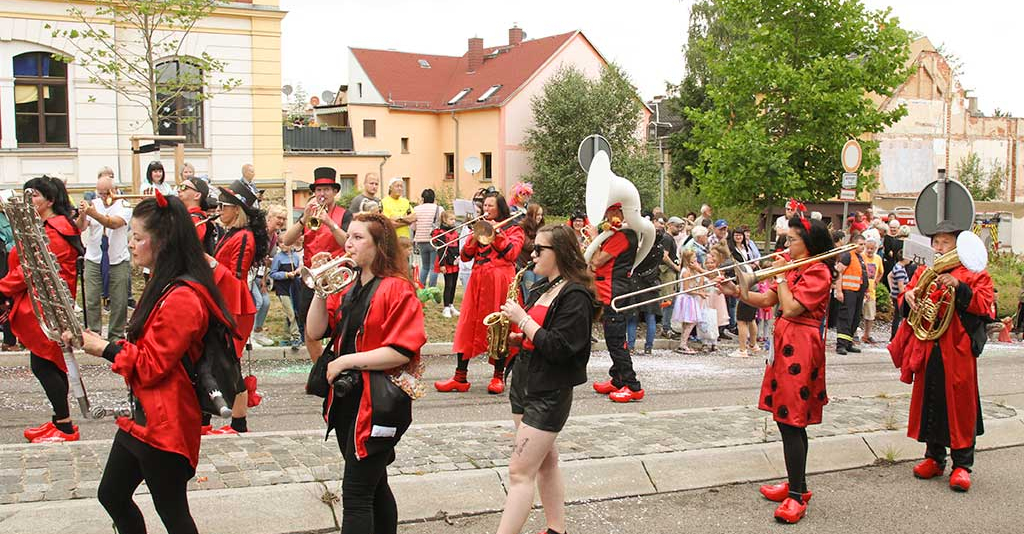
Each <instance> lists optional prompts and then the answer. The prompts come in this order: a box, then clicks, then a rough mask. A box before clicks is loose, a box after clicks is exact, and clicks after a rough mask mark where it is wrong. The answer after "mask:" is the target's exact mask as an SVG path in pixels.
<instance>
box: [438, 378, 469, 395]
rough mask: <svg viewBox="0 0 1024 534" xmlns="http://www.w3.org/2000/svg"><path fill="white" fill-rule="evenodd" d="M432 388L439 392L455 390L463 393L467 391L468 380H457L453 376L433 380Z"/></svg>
mask: <svg viewBox="0 0 1024 534" xmlns="http://www.w3.org/2000/svg"><path fill="white" fill-rule="evenodd" d="M434 389H436V390H438V391H440V392H441V393H448V392H449V391H457V392H459V393H465V392H467V391H469V382H459V381H458V380H455V379H454V378H449V379H448V380H438V381H437V382H434Z"/></svg>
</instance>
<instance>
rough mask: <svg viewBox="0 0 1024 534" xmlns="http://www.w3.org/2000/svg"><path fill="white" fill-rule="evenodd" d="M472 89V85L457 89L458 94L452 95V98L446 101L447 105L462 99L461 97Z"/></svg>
mask: <svg viewBox="0 0 1024 534" xmlns="http://www.w3.org/2000/svg"><path fill="white" fill-rule="evenodd" d="M472 90H473V88H472V87H467V88H465V89H463V90H461V91H459V94H457V95H455V96H453V97H452V99H451V100H449V101H448V105H449V106H454V105H455V104H457V103H458V102H459V100H462V97H464V96H466V95H468V94H469V92H470V91H472Z"/></svg>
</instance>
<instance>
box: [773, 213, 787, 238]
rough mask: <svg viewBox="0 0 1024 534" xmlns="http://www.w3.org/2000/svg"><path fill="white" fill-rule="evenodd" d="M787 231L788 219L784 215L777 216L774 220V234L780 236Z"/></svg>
mask: <svg viewBox="0 0 1024 534" xmlns="http://www.w3.org/2000/svg"><path fill="white" fill-rule="evenodd" d="M788 230H789V219H787V218H786V216H785V215H779V218H778V219H775V233H776V234H778V235H782V234H784V233H786V231H788Z"/></svg>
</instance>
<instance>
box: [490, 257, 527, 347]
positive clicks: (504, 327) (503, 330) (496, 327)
mask: <svg viewBox="0 0 1024 534" xmlns="http://www.w3.org/2000/svg"><path fill="white" fill-rule="evenodd" d="M533 263H534V262H532V261H531V262H530V263H527V264H526V266H525V267H523V268H522V269H520V270H519V272H517V273H516V275H515V276H514V277H512V283H511V284H509V285H508V296H507V297H506V300H518V299H519V284H521V283H522V281H523V275H524V274H526V271H529V270H530V269H533ZM484 326H486V327H487V357H488V358H490V359H492V360H502V361H504V360H505V358H507V357H508V335H509V332H511V330H512V323H510V322H509V320H508V316H507V315H505V314H504V313H502V312H500V311H496V312H491V313H488V314H487V316H486V317H484Z"/></svg>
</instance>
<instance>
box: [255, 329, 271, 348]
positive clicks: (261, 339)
mask: <svg viewBox="0 0 1024 534" xmlns="http://www.w3.org/2000/svg"><path fill="white" fill-rule="evenodd" d="M249 339H250V340H252V342H253V343H256V344H258V345H259V346H261V347H273V346H274V344H275V343H274V340H273V339H270V338H269V337H267V336H266V334H264V333H262V332H254V333H253V334H252V335H251V336H249Z"/></svg>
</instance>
